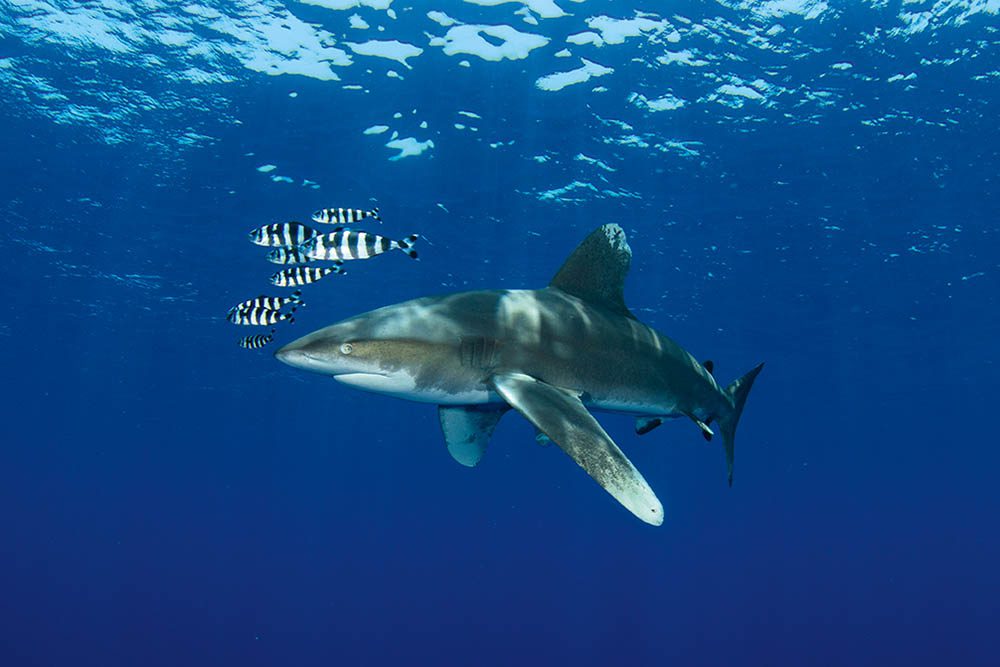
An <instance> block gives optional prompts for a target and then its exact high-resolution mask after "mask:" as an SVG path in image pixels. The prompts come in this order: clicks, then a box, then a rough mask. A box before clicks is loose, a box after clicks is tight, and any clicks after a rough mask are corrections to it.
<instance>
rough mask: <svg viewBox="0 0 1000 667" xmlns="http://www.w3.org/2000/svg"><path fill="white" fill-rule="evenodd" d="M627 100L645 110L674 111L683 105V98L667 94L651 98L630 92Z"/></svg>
mask: <svg viewBox="0 0 1000 667" xmlns="http://www.w3.org/2000/svg"><path fill="white" fill-rule="evenodd" d="M628 101H629V102H631V103H632V104H634V105H636V106H637V107H639V108H640V109H646V110H647V111H674V110H675V109H680V108H681V107H683V106H684V105H685V101H684V100H682V99H680V98H679V97H674V96H673V95H669V94H668V95H664V96H662V97H657V98H655V99H652V100H651V99H649V98H648V97H646V96H645V95H642V94H640V93H632V94H631V95H630V96H629V99H628Z"/></svg>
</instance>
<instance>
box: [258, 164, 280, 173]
mask: <svg viewBox="0 0 1000 667" xmlns="http://www.w3.org/2000/svg"><path fill="white" fill-rule="evenodd" d="M277 168H278V165H276V164H262V165H260V166H259V167H257V171H259V172H260V173H262V174H267V173H269V172H272V171H274V170H275V169H277Z"/></svg>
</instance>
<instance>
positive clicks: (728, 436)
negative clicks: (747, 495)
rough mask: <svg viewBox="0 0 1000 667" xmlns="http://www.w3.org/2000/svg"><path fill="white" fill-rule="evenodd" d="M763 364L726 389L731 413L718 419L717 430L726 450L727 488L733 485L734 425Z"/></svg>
mask: <svg viewBox="0 0 1000 667" xmlns="http://www.w3.org/2000/svg"><path fill="white" fill-rule="evenodd" d="M762 368H764V364H757V365H756V366H755V367H754V368H752V369H751V370H750V371H749V372H748V373H747V374H746V375H744V376H743V377H741V378H739V379H738V380H734V381H733V383H732V384H730V385H729V386H728V387H726V393H727V394H728V395H729V396H730V397H732V399H733V411H732V412H730V413H729V414H728V415H725V416H720V417H719V430H720V431H721V432H722V445H723V446H724V447H725V448H726V472H727V474H728V479H729V486H732V485H733V447H734V445H735V439H736V424H738V423H739V421H740V415H742V414H743V405H744V404H745V403H746V401H747V396H748V395H749V394H750V388H751V387H752V386H753V381H754V380H756V379H757V374H758V373H760V369H762Z"/></svg>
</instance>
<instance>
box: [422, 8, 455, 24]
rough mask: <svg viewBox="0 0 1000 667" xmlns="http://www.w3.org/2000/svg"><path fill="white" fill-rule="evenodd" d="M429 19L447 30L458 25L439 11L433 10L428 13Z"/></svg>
mask: <svg viewBox="0 0 1000 667" xmlns="http://www.w3.org/2000/svg"><path fill="white" fill-rule="evenodd" d="M427 18H429V19H430V20H431V21H434V22H435V23H437V24H438V25H440V26H444V27H445V28H448V27H451V26H453V25H455V24H456V23H458V21H456V20H455V19H453V18H451V17H450V16H448V15H447V14H445V13H444V12H439V11H437V10H432V11H429V12H427Z"/></svg>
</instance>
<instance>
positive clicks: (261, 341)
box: [237, 329, 274, 350]
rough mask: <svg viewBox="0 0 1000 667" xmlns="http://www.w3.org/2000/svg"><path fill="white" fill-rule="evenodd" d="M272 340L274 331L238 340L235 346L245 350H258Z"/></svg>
mask: <svg viewBox="0 0 1000 667" xmlns="http://www.w3.org/2000/svg"><path fill="white" fill-rule="evenodd" d="M273 340H274V329H271V333H266V334H254V335H252V336H245V337H243V338H240V339H239V341H238V342H237V344H238V345H239V346H240V347H242V348H244V349H246V350H259V349H260V348H262V347H264V346H265V345H267V344H268V343H270V342H271V341H273Z"/></svg>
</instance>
